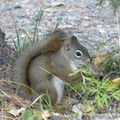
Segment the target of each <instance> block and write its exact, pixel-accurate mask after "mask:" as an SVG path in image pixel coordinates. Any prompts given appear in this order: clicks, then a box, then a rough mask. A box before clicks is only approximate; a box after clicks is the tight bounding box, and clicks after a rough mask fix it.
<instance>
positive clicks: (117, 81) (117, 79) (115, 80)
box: [110, 77, 120, 84]
mask: <svg viewBox="0 0 120 120" xmlns="http://www.w3.org/2000/svg"><path fill="white" fill-rule="evenodd" d="M110 82H111V83H115V84H120V77H119V78H115V79H113V80H111V81H110Z"/></svg>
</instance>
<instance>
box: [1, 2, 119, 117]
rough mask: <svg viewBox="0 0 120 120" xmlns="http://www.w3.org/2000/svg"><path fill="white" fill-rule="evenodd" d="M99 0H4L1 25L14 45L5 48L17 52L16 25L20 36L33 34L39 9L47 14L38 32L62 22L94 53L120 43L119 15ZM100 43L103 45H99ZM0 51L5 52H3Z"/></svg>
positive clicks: (99, 53) (3, 73) (3, 66)
mask: <svg viewBox="0 0 120 120" xmlns="http://www.w3.org/2000/svg"><path fill="white" fill-rule="evenodd" d="M97 3H98V1H97V0H91V1H90V0H76V1H73V0H33V1H31V0H21V1H20V0H1V1H0V6H1V7H0V28H1V29H2V31H3V32H4V33H5V34H6V36H5V41H6V42H7V44H8V45H9V46H10V48H11V50H10V49H9V47H8V48H6V49H7V50H6V49H5V47H4V48H3V49H4V50H3V51H7V55H8V56H10V57H11V56H12V55H13V54H14V51H12V49H14V45H13V40H16V39H17V37H16V30H15V27H17V29H18V30H19V34H20V36H21V37H20V39H21V40H22V39H26V34H27V35H29V36H30V37H31V38H32V37H33V35H34V28H35V22H36V20H38V18H37V17H38V12H39V11H40V10H43V13H42V14H43V16H44V17H42V20H41V21H40V23H39V27H38V30H39V36H41V35H43V34H45V33H46V32H47V31H49V30H52V29H54V28H55V27H56V25H57V24H58V23H59V27H60V28H66V29H70V30H72V32H73V33H74V34H75V35H76V36H77V37H78V39H79V40H80V42H81V43H82V44H85V45H86V47H87V48H88V50H89V51H90V53H91V55H92V56H94V55H96V56H99V55H102V54H103V53H106V52H108V51H109V50H111V49H113V48H114V46H115V45H116V44H120V41H119V35H118V29H117V28H118V26H117V25H118V24H117V17H116V16H114V15H113V11H112V9H111V7H110V6H109V5H108V3H107V2H106V3H105V4H104V5H103V6H98V5H97ZM118 18H120V15H118ZM38 21H39V20H38ZM118 22H119V21H118ZM119 24H120V23H119ZM107 41H110V42H107ZM105 43H106V44H105ZM99 44H102V47H100V48H99ZM98 48H99V49H98ZM98 50H99V51H98ZM9 51H10V52H9ZM0 55H1V56H3V54H2V53H1V54H0ZM1 56H0V57H1ZM7 59H8V57H4V60H3V59H0V60H1V61H0V63H1V64H0V71H1V75H0V77H1V78H7V77H8V75H7V73H8V72H6V71H8V70H9V67H8V64H7V63H6V62H3V61H7ZM2 60H3V61H2ZM6 68H7V69H6ZM4 69H5V70H4ZM107 115H108V114H107ZM119 117H120V116H119ZM99 119H100V118H99ZM103 119H105V118H103ZM110 119H112V118H110Z"/></svg>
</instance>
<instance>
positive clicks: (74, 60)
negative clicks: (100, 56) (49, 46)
mask: <svg viewBox="0 0 120 120" xmlns="http://www.w3.org/2000/svg"><path fill="white" fill-rule="evenodd" d="M63 49H64V52H65V54H66V56H67V57H68V58H69V59H70V61H71V66H72V67H73V69H75V67H76V69H77V68H79V67H80V66H81V65H83V64H86V63H87V62H90V61H91V57H90V55H89V52H88V50H87V49H86V48H85V47H84V46H83V45H81V44H80V43H79V41H78V39H77V38H76V37H75V36H71V37H70V38H69V39H67V40H65V41H64V45H63Z"/></svg>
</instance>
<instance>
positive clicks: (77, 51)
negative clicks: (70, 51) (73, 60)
mask: <svg viewBox="0 0 120 120" xmlns="http://www.w3.org/2000/svg"><path fill="white" fill-rule="evenodd" d="M82 55H83V54H82V52H81V51H80V50H76V52H75V56H76V57H77V58H80V57H81V56H82Z"/></svg>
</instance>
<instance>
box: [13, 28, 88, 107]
mask: <svg viewBox="0 0 120 120" xmlns="http://www.w3.org/2000/svg"><path fill="white" fill-rule="evenodd" d="M76 49H79V50H80V51H81V52H82V53H83V56H82V57H81V58H80V59H78V58H75V57H74V52H75V50H76ZM87 59H90V56H89V53H88V51H87V49H86V48H85V47H84V46H82V45H81V44H80V43H79V42H78V40H77V38H76V37H75V36H71V35H69V34H67V33H66V32H65V31H63V30H56V31H55V32H54V33H53V34H52V35H51V36H49V37H48V38H47V39H45V40H42V41H38V42H37V43H33V44H30V45H29V46H28V47H27V48H26V49H25V50H23V51H22V52H21V54H20V56H19V58H18V59H17V60H16V63H15V67H14V74H13V79H14V80H16V81H19V82H21V83H23V84H25V85H27V86H29V87H31V88H32V89H33V90H35V92H37V94H38V95H41V94H45V93H46V90H48V93H49V95H50V98H51V101H52V104H53V105H55V104H57V103H59V102H60V99H61V97H62V92H63V91H62V86H63V82H62V81H65V82H67V83H72V82H73V81H75V80H78V79H79V78H80V77H81V76H80V74H78V75H76V76H69V73H71V72H72V71H73V70H75V69H76V68H77V66H78V64H79V63H80V64H81V62H85V60H87ZM54 76H56V79H57V80H55V77H54ZM24 91H25V89H24V88H23V87H22V88H20V91H19V94H20V95H22V96H23V97H26V93H25V92H24ZM28 91H30V90H29V89H28ZM30 93H31V92H30ZM31 95H32V98H33V99H35V98H36V96H35V94H33V93H31Z"/></svg>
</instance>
